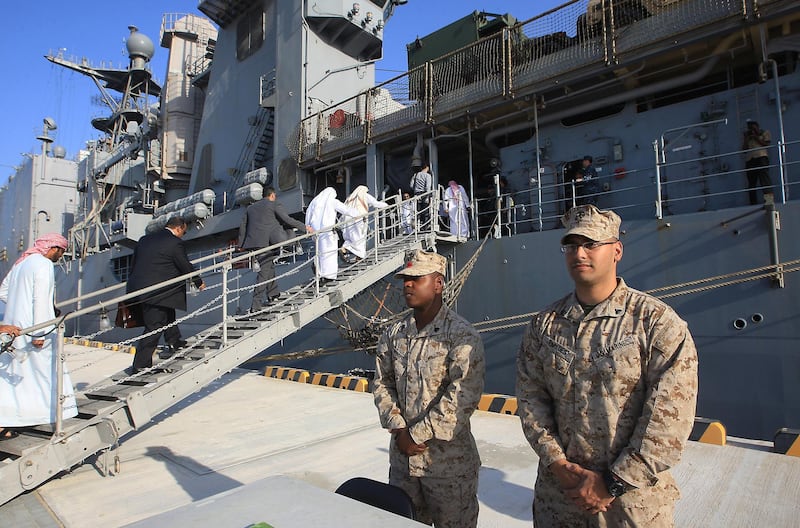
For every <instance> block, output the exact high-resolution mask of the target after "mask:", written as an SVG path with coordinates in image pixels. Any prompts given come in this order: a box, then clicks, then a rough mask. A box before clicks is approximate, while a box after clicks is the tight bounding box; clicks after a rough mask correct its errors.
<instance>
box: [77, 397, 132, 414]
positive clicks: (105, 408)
mask: <svg viewBox="0 0 800 528" xmlns="http://www.w3.org/2000/svg"><path fill="white" fill-rule="evenodd" d="M75 403H77V404H78V416H81V415H83V416H87V417H89V416H99V415H102V414H108V413H110V412H112V411H115V410H117V409H119V408H120V407H122V406H123V405H124V404H123V403H121V402H110V401H107V400H92V399H90V398H80V397H78V398H75Z"/></svg>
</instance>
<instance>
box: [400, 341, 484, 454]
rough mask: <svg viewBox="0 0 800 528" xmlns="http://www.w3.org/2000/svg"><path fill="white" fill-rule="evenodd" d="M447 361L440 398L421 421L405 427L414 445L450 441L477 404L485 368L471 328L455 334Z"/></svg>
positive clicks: (466, 421)
mask: <svg viewBox="0 0 800 528" xmlns="http://www.w3.org/2000/svg"><path fill="white" fill-rule="evenodd" d="M448 359H449V366H448V370H447V377H448V378H449V381H450V383H449V384H448V385H447V387H445V388H444V390H443V391H440V394H441V398H439V399H438V401H436V402H435V403H434V404H433V405H431V406H430V407H429V409H428V412H427V413H425V415H424V417H423V418H422V420H420V421H419V422H417V423H415V424H414V425H412V426H411V427H409V433H411V437H412V438H413V439H414V441H415V442H417V443H424V442H427V441H428V440H431V439H434V438H435V439H436V440H443V441H446V442H447V441H450V440H452V439H453V438H455V437H456V436H457V435H458V434H459V433H460V432H461V430H462V429H463V428H464V427H465V426H467V425H468V424H469V419H470V417H471V416H472V413H474V412H475V409H477V408H478V403H480V401H481V395H482V394H483V378H484V373H485V370H486V365H485V362H484V361H485V360H484V355H483V341H481V338H480V335H478V333H477V332H476V331H475V330H473V329H472V328H470V331H469V332H461V333H457V335H456V336H454V338H453V343H452V346H451V348H450V350H449V351H448Z"/></svg>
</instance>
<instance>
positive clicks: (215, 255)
mask: <svg viewBox="0 0 800 528" xmlns="http://www.w3.org/2000/svg"><path fill="white" fill-rule="evenodd" d="M233 251H234V248H227V249H222V250H220V251H219V252H218V253H213V254H210V255H205V256H203V257H198V258H196V259H192V260H190V262H191V263H192V264H199V263H200V262H205V261H206V260H211V259H216V258H219V257H220V255H224V254H226V253H232V252H233ZM126 284H127V281H122V282H120V283H117V284H114V285H112V286H107V287H105V288H103V289H100V290H95V291H93V292H89V293H86V294H84V295H79V296H78V297H73V298H71V299H65V300H63V301H58V302H57V303H55V306H56V308H61V307H63V306H69V305H70V304H75V303H78V302H81V301H85V300H86V299H91V298H92V297H97V296H99V295H103V294H105V293H109V292H112V291H114V290H118V289H120V288H122V287H123V286H125V285H126Z"/></svg>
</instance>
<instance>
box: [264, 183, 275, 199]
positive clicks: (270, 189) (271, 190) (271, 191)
mask: <svg viewBox="0 0 800 528" xmlns="http://www.w3.org/2000/svg"><path fill="white" fill-rule="evenodd" d="M270 194H275V187H272V186H271V185H270V186H269V187H264V198H266V197H267V196H269V195H270Z"/></svg>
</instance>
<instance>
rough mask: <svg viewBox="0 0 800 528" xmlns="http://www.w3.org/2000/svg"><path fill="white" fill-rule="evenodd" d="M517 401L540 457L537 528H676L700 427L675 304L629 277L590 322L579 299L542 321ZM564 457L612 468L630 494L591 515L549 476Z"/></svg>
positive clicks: (534, 327)
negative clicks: (683, 476) (678, 469)
mask: <svg viewBox="0 0 800 528" xmlns="http://www.w3.org/2000/svg"><path fill="white" fill-rule="evenodd" d="M517 396H518V404H519V415H520V419H521V421H522V428H523V431H524V432H525V436H526V437H527V438H528V441H529V442H530V444H531V446H532V447H533V449H534V450H535V451H536V454H537V455H539V459H540V460H539V476H538V478H537V480H536V488H535V492H534V505H533V508H534V523H535V525H536V526H541V527H551V526H565V527H567V526H568V527H576V526H587V527H589V526H591V527H595V526H597V527H602V526H646V527H648V528H649V527H661V526H672V525H673V511H674V505H675V501H676V500H677V499H678V497H679V492H678V488H677V486H676V485H675V481H674V480H673V478H672V476H671V475H670V473H669V471H668V470H669V468H670V467H672V466H674V465H675V464H676V463H677V462H678V460H679V459H680V456H681V452H682V451H683V448H684V445H685V442H686V440H687V439H688V437H689V433H690V432H691V430H692V426H693V424H694V412H695V402H696V398H697V351H696V349H695V346H694V341H693V340H692V336H691V335H690V334H689V330H688V328H687V326H686V323H685V322H684V321H683V320H681V319H680V318H679V317H678V315H677V314H676V313H675V312H674V311H673V310H672V309H671V308H670V307H669V306H667V305H666V304H664V303H663V302H661V301H659V300H657V299H655V298H653V297H650V296H649V295H646V294H644V293H641V292H639V291H636V290H633V289H631V288H628V287H627V286H626V285H625V282H624V281H623V280H622V279H621V278H620V279H618V285H617V288H616V289H615V290H614V292H613V293H612V295H611V296H610V297H609V298H608V299H606V300H605V301H603V302H602V303H600V304H598V305H597V306H595V307H594V309H592V311H591V312H589V313H588V314H584V310H583V308H582V307H581V305H580V304H579V303H578V300H577V298H576V297H575V294H574V293H573V294H570V295H568V296H567V297H565V298H563V299H561V300H560V301H558V302H556V303H555V304H553V305H551V306H549V307H548V308H546V309H545V310H544V311H542V312H539V313H537V314H536V315H534V317H533V320H532V321H531V324H530V325H529V326H528V328H527V330H526V332H525V336H524V338H523V341H522V345H521V347H520V351H519V356H518V359H517ZM564 458H566V459H567V460H569V461H571V462H575V463H577V464H580V465H582V466H584V467H586V468H588V469H592V470H595V471H599V472H602V471H605V470H608V469H610V470H611V471H612V472H613V473H614V474H615V475H617V476H618V477H619V478H620V479H622V480H623V481H625V482H626V483H627V484H628V485H629V490H628V492H627V493H625V494H624V495H622V496H621V497H618V498H616V499H615V500H614V502H613V503H612V504H611V506H610V508H609V511H608V512H605V513H600V514H596V515H593V514H590V513H586V512H585V511H583V510H581V509H580V508H578V507H577V506H575V504H574V503H573V502H572V500H570V499H569V498H568V497H566V495H564V493H563V492H562V491H561V489H560V487H559V486H558V483H557V481H556V479H555V476H554V475H553V473H552V472H551V471H550V470H549V469H548V466H550V464H552V463H553V462H555V461H556V460H560V459H564ZM631 486H633V487H634V488H635V489H630V487H631Z"/></svg>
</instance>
